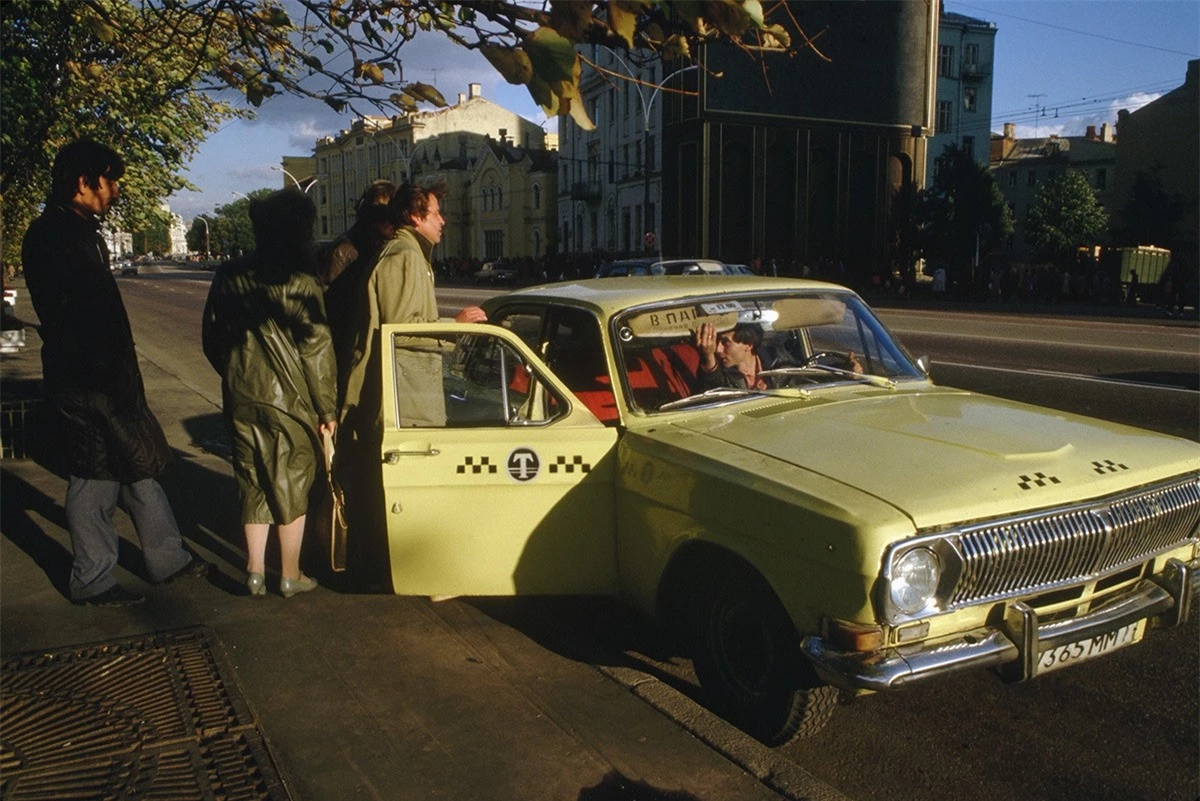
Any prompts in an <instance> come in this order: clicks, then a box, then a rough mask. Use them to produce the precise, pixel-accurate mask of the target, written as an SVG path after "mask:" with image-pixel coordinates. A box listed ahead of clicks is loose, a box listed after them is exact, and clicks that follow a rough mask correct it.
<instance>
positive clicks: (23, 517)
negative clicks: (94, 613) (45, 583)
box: [0, 469, 136, 598]
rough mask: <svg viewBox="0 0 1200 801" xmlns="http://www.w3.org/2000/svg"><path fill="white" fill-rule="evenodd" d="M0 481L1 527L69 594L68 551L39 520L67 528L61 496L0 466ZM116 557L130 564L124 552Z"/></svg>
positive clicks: (70, 559)
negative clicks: (1, 490)
mask: <svg viewBox="0 0 1200 801" xmlns="http://www.w3.org/2000/svg"><path fill="white" fill-rule="evenodd" d="M0 484H3V485H4V503H3V504H2V505H0V531H2V532H3V534H4V536H5V537H7V538H8V539H9V541H10V542H12V543H13V544H14V545H16V546H17V547H18V548H20V549H21V550H22V551H24V552H25V554H26V555H27V556H28V557H29V558H30V559H32V560H33V562H34V564H36V565H37V566H38V567H39V568H40V569H41V570H42V572H43V573H45V574H46V578H48V579H49V580H50V583H51V584H52V585H53V586H54V589H56V590H58V592H59V594H61V595H62V597H63V598H70V597H71V593H70V589H69V582H70V578H71V562H72V561H73V559H72V554H71V551H70V549H69V548H68V547H65V546H63V545H62V543H60V542H58V541H57V540H55V539H54V537H52V536H51V535H50V534H48V533H47V532H46V531H45V530H44V529H43V528H42V526H41V524H40V523H39V522H38V520H39V518H41V519H44V520H48V521H50V523H51V524H53V525H55V526H58V527H59V528H61V529H62V530H64V531H66V528H67V516H66V513H65V512H63V506H62V499H55V498H51V497H50V496H49V495H47V494H46V493H44V492H42V490H40V489H38V488H37V487H35V486H33V485H32V484H30V483H29V482H27V481H26V480H25V479H23V478H20V477H19V476H16V475H14V474H13V473H12V472H11V471H10V470H7V469H0ZM119 558H120V561H121V562H122V564H126V565H128V564H130V562H129V559H128V558H126V555H125V554H121V555H120V557H119ZM135 561H136V560H135Z"/></svg>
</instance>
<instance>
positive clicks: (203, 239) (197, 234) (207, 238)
mask: <svg viewBox="0 0 1200 801" xmlns="http://www.w3.org/2000/svg"><path fill="white" fill-rule="evenodd" d="M214 221H215V219H214V218H212V217H209V216H208V215H207V214H201V215H199V216H198V217H196V218H195V219H193V220H192V227H191V228H188V230H187V233H186V234H184V237H185V239H186V240H187V246H188V250H190V251H192V252H194V253H199V254H200V255H201V256H203V257H207V256H208V255H209V253H210V252H211V251H212V226H213V222H214Z"/></svg>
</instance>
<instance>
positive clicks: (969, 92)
mask: <svg viewBox="0 0 1200 801" xmlns="http://www.w3.org/2000/svg"><path fill="white" fill-rule="evenodd" d="M976 108H977V105H976V102H975V87H973V86H968V87H965V88H964V89H963V111H970V112H974V111H975V109H976Z"/></svg>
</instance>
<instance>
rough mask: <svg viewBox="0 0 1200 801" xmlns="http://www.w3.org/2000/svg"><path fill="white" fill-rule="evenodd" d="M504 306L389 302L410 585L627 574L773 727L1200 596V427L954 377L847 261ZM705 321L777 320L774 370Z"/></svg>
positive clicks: (716, 675) (396, 533) (503, 584)
mask: <svg viewBox="0 0 1200 801" xmlns="http://www.w3.org/2000/svg"><path fill="white" fill-rule="evenodd" d="M485 308H486V311H487V313H488V319H489V323H488V324H474V325H470V324H455V323H452V322H447V323H435V324H426V325H391V326H385V327H384V329H383V337H384V340H383V341H384V343H385V345H384V353H388V352H392V353H394V354H395V358H392V359H388V358H385V359H384V360H383V363H384V366H383V371H384V375H383V386H384V387H385V391H384V396H385V431H384V435H383V453H382V460H383V463H384V466H383V476H384V491H385V497H386V505H387V514H388V518H389V523H388V528H389V531H388V536H389V548H390V560H391V573H392V578H393V585H394V589H395V591H396V592H398V593H402V594H422V595H509V594H529V593H541V594H570V593H586V594H604V595H612V596H619V597H620V598H622V599H624V600H625V601H626V602H628V603H629V604H631V605H632V606H634V607H635V608H637V609H639V610H642V611H644V612H646V613H649V614H651V615H654V616H656V617H657V618H658V619H659V620H661V621H662V622H663V623H664V624H665V626H666V627H667V630H668V631H670V632H672V633H674V634H678V635H679V636H681V637H682V638H683V641H684V642H686V643H687V644H688V645H689V646H690V648H691V653H692V654H693V655H694V658H695V668H696V672H697V675H698V676H699V678H700V681H701V683H702V685H703V687H704V689H705V691H706V693H707V694H708V695H709V696H710V698H711V701H712V705H713V707H714V709H716V710H717V711H719V712H721V713H722V714H724V715H725V716H726V717H727V718H728V719H729V720H731V721H732V722H734V723H736V724H737V725H739V726H741V727H743V728H744V729H745V730H746V731H748V732H750V733H751V734H753V735H754V736H756V737H758V738H759V739H761V740H762V741H764V742H767V743H772V744H775V743H781V742H784V741H787V740H788V739H790V738H792V737H793V736H797V735H804V734H810V733H812V732H815V731H816V730H817V729H819V728H820V726H821V725H823V724H824V723H825V722H826V721H827V720H828V719H829V717H830V715H831V714H832V713H833V710H834V707H835V705H836V703H837V701H838V699H839V696H840V695H841V694H846V693H868V692H871V691H877V690H885V689H890V688H895V687H900V686H903V685H906V684H910V683H912V682H918V681H936V680H937V679H938V678H939V677H941V676H943V675H946V674H948V673H951V672H954V671H959V670H967V669H975V668H984V667H987V668H994V669H996V670H997V671H998V672H1000V673H1001V674H1002V676H1004V677H1006V678H1008V679H1014V680H1019V679H1029V678H1033V677H1036V676H1038V675H1040V674H1043V673H1046V672H1048V671H1052V670H1058V669H1061V668H1064V667H1067V666H1071V665H1074V664H1075V663H1078V662H1082V661H1086V660H1088V659H1092V658H1095V657H1098V656H1101V655H1103V654H1106V653H1109V652H1111V651H1113V650H1115V649H1117V648H1122V647H1125V646H1128V645H1132V644H1134V643H1136V642H1138V641H1139V640H1141V639H1142V638H1143V637H1144V636H1146V635H1147V631H1148V630H1149V629H1153V628H1155V627H1159V626H1173V625H1179V624H1180V623H1182V622H1183V621H1184V620H1186V619H1187V617H1188V612H1189V608H1190V605H1191V603H1192V599H1193V598H1195V597H1196V593H1197V588H1198V586H1200V570H1198V569H1200V529H1198V526H1200V446H1197V445H1196V444H1195V443H1192V442H1189V441H1185V440H1182V439H1178V438H1173V437H1169V436H1165V435H1161V434H1156V433H1151V432H1148V431H1142V430H1138V429H1134V428H1129V427H1125V426H1121V425H1116V424H1111V423H1107V422H1102V421H1099V420H1093V419H1088V418H1085V417H1080V416H1075V415H1070V414H1066V413H1062V412H1057V411H1050V410H1046V409H1041V408H1037V407H1034V406H1029V405H1024V404H1020V403H1015V402H1010V401H1006V400H1000V399H997V398H993V397H987V396H983V395H978V394H974V393H971V392H965V391H962V390H959V389H953V388H948V387H939V386H937V385H935V384H934V383H933V382H932V381H931V380H930V378H929V376H928V374H927V372H926V370H925V368H924V367H923V365H922V364H921V363H920V362H918V361H915V360H914V359H913V358H911V357H910V355H909V354H908V353H907V352H906V351H905V350H904V348H903V347H902V346H901V345H900V343H899V342H897V340H896V339H895V338H894V337H892V336H891V335H890V334H889V333H888V331H887V330H886V329H885V327H884V326H883V325H882V324H881V323H880V322H879V320H878V319H877V318H876V317H875V315H874V314H873V313H872V312H871V311H870V309H869V308H868V307H867V306H866V305H865V304H864V303H863V301H862V300H861V299H860V298H859V297H858V296H857V295H855V294H854V293H853V292H851V291H849V290H847V289H844V288H842V287H839V286H834V285H830V284H824V283H820V282H816V281H800V280H790V279H766V278H746V279H744V280H742V281H739V282H738V283H737V285H736V286H735V285H733V284H730V283H729V281H728V280H726V279H721V278H705V277H684V278H676V277H669V276H664V277H653V278H609V279H603V280H591V281H581V282H578V283H567V284H554V285H547V286H541V287H532V288H529V289H523V290H520V291H515V292H511V293H508V294H504V295H502V296H499V297H496V298H493V299H491V300H489V301H488V302H487V303H486V304H485ZM705 323H708V324H711V325H712V326H713V329H714V330H716V331H717V332H730V331H735V330H738V329H741V330H748V329H753V330H754V331H755V332H757V334H756V337H755V339H756V340H759V339H760V340H761V341H756V342H755V344H754V347H755V348H756V357H757V359H758V365H759V367H760V368H761V372H759V373H758V377H757V379H755V380H754V381H753V384H752V385H750V384H749V382H747V381H746V380H742V381H741V382H740V383H739V381H737V380H734V379H735V378H736V377H731V376H725V378H728V379H729V380H721V381H716V382H714V381H713V376H712V375H711V374H707V373H706V372H705V371H704V370H703V368H702V366H701V365H700V354H699V350H698V348H697V346H695V345H693V332H694V331H697V330H699V328H700V326H701V325H702V324H705ZM414 358H419V359H429V358H434V359H435V360H440V363H441V383H440V385H436V383H437V382H433V383H432V384H431V386H430V387H429V390H428V397H423V398H413V397H411V396H410V395H408V394H407V393H400V392H396V391H391V390H389V389H387V388H389V387H395V386H396V383H395V382H396V378H397V373H398V372H400V371H404V370H405V369H407V368H406V367H405V365H407V364H411V363H412V360H413V359H414ZM410 404H415V405H416V408H419V409H421V410H422V412H421V414H422V415H423V416H424V419H426V422H423V423H421V424H420V425H408V424H406V420H412V419H414V417H413V416H410V415H408V414H407V413H406V409H407V408H409V407H410ZM431 404H432V405H433V406H436V407H437V408H438V411H437V413H436V414H435V415H433V416H434V418H435V419H434V420H433V421H432V422H428V419H427V418H428V416H429V415H428V414H427V410H428V409H429V407H430V405H431Z"/></svg>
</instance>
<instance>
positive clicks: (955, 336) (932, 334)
mask: <svg viewBox="0 0 1200 801" xmlns="http://www.w3.org/2000/svg"><path fill="white" fill-rule="evenodd" d="M888 330H890V331H891V332H892V333H893V334H896V335H897V336H899V337H901V338H903V337H904V336H906V335H912V336H913V337H934V338H940V339H978V340H984V341H990V342H1009V343H1011V342H1013V341H1014V339H1013V337H997V336H986V335H984V334H961V333H958V334H956V333H950V332H947V331H916V330H912V329H908V330H905V329H903V328H891V327H889V329H888ZM1034 344H1038V345H1046V346H1058V347H1064V348H1081V349H1095V350H1123V351H1129V352H1131V353H1154V354H1157V355H1160V356H1179V355H1181V354H1180V352H1179V351H1178V350H1159V349H1156V348H1138V347H1130V346H1128V345H1102V344H1096V343H1086V342H1038V343H1034Z"/></svg>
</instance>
